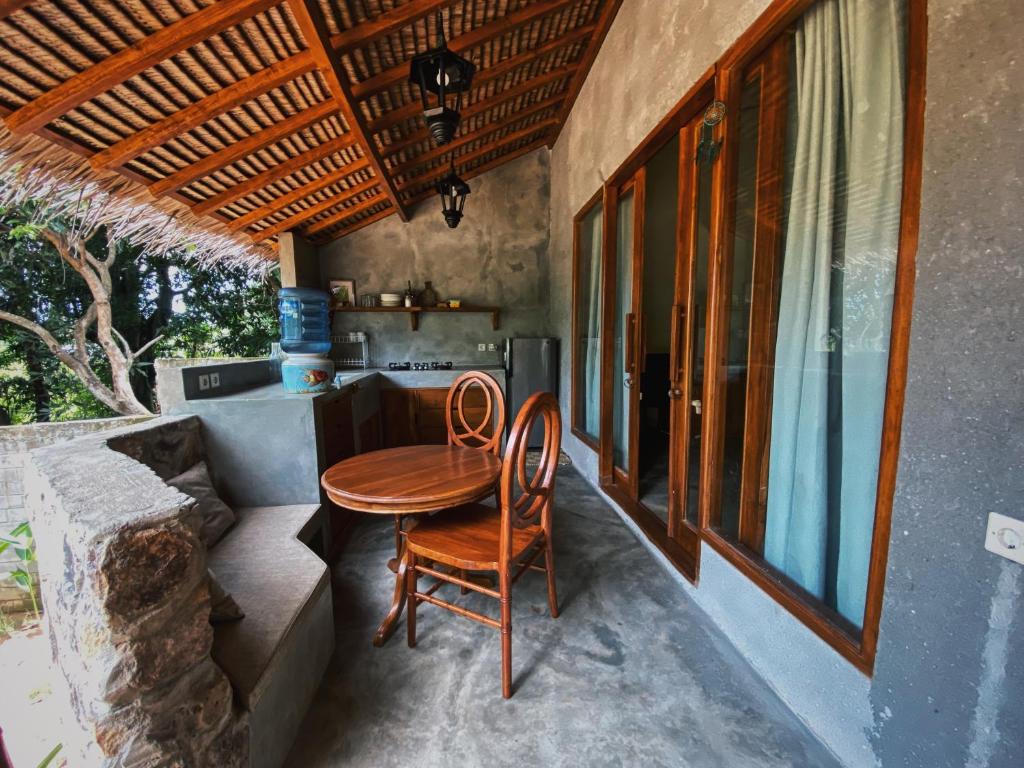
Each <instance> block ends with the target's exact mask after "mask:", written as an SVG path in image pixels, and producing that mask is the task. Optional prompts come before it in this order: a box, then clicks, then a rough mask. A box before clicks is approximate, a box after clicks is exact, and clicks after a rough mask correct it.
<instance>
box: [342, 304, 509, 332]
mask: <svg viewBox="0 0 1024 768" xmlns="http://www.w3.org/2000/svg"><path fill="white" fill-rule="evenodd" d="M331 311H332V312H405V313H407V314H408V315H409V327H410V328H412V330H414V331H417V330H419V327H420V313H421V312H442V313H448V312H450V313H453V314H455V313H458V312H462V313H472V314H477V315H490V316H491V328H492V329H493V330H495V331H496V330H498V328H499V327H501V309H500V308H499V307H458V308H457V309H456V308H454V307H332V308H331Z"/></svg>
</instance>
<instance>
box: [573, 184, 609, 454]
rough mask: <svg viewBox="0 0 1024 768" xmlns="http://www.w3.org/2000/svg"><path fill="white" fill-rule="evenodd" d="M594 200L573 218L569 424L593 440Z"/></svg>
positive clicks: (596, 400)
mask: <svg viewBox="0 0 1024 768" xmlns="http://www.w3.org/2000/svg"><path fill="white" fill-rule="evenodd" d="M603 218H604V217H603V215H602V209H601V202H600V200H598V201H597V202H596V203H594V204H593V205H591V206H590V207H589V208H588V209H587V210H586V212H585V213H583V215H582V216H580V217H577V219H576V233H575V237H576V246H575V258H576V270H575V275H576V277H575V280H576V286H575V296H576V302H575V309H574V311H575V317H574V319H573V323H574V325H573V327H574V328H575V343H574V345H573V354H574V355H575V357H574V359H573V376H574V380H573V408H574V411H573V426H575V427H576V429H577V430H579V431H580V432H582V433H583V434H584V435H586V436H587V437H589V438H591V439H592V440H593V441H594V442H597V439H598V434H599V431H600V424H601V419H600V414H601V238H602V220H603Z"/></svg>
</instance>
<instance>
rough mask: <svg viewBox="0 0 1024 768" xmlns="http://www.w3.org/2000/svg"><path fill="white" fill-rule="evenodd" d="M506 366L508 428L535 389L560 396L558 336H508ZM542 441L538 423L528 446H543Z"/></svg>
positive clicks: (505, 353) (542, 430)
mask: <svg viewBox="0 0 1024 768" xmlns="http://www.w3.org/2000/svg"><path fill="white" fill-rule="evenodd" d="M504 365H505V376H506V390H505V400H506V402H507V403H508V416H507V419H506V424H507V426H506V430H511V429H512V422H514V421H515V418H516V415H517V414H518V413H519V409H520V408H522V407H523V403H525V402H526V400H527V398H529V397H530V395H532V394H533V393H534V392H551V393H552V394H553V395H554V396H555V397H558V339H524V338H510V339H505V346H504ZM507 434H508V432H506V435H507ZM543 442H544V425H543V424H541V423H537V424H535V425H534V428H533V431H532V432H531V433H530V443H529V445H530V447H531V448H540V447H541V446H542V445H543Z"/></svg>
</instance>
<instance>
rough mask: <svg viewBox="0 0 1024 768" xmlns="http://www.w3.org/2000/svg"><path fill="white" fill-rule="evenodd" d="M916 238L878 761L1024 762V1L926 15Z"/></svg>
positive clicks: (880, 681) (966, 5) (876, 695)
mask: <svg viewBox="0 0 1024 768" xmlns="http://www.w3.org/2000/svg"><path fill="white" fill-rule="evenodd" d="M929 16H930V23H929V41H928V101H927V109H926V113H925V151H924V169H925V173H924V183H923V189H922V192H923V202H922V206H921V238H920V245H919V248H918V257H917V268H918V274H917V283H916V295H915V299H914V316H913V328H912V335H911V347H910V369H909V376H908V382H907V396H906V408H905V409H904V417H903V441H902V448H901V454H902V455H901V457H900V469H899V479H898V484H897V494H896V502H895V504H894V506H893V535H892V543H891V545H890V550H889V565H890V567H889V575H888V581H887V584H886V595H885V608H884V614H883V617H882V627H881V635H880V645H879V654H878V664H877V670H876V675H875V684H874V685H873V687H872V690H871V703H872V708H873V710H874V711H875V713H876V716H877V718H878V720H877V732H876V733H875V734H874V736H873V743H874V745H875V748H876V750H877V752H878V755H879V758H880V759H881V760H882V764H883V765H885V766H889V765H893V766H900V765H921V766H932V767H934V768H946V767H947V766H965V765H966V766H970V768H978V767H979V766H1000V767H1003V766H1006V767H1008V766H1020V765H1024V665H1022V663H1021V659H1022V658H1024V598H1022V595H1021V592H1022V590H1024V573H1022V571H1024V566H1020V565H1017V564H1015V563H1012V562H1010V561H1008V560H1003V559H1002V558H999V557H996V556H995V555H992V554H990V553H988V552H986V551H985V550H984V549H983V548H982V544H983V540H984V536H985V523H986V517H987V515H988V513H989V512H1001V513H1003V514H1005V515H1009V516H1011V517H1016V518H1024V224H1022V220H1021V200H1022V199H1024V181H1022V179H1024V130H1022V126H1024V86H1022V84H1021V83H1022V77H1024V66H1022V63H1024V60H1022V58H1021V48H1020V40H1021V38H1022V36H1024V7H1022V5H1021V3H1020V0H988V2H984V3H979V2H965V1H963V0H941V1H939V0H936V1H935V2H932V3H930V8H929Z"/></svg>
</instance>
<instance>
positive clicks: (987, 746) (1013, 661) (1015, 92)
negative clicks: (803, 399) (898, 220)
mask: <svg viewBox="0 0 1024 768" xmlns="http://www.w3.org/2000/svg"><path fill="white" fill-rule="evenodd" d="M767 5H768V3H767V2H766V1H764V0H723V1H722V2H718V3H707V2H690V1H689V0H625V2H624V3H623V5H622V8H621V10H620V11H619V14H618V17H617V19H616V21H615V23H614V25H613V27H612V30H611V32H610V33H609V36H608V39H607V41H606V42H605V45H604V47H603V48H602V50H601V52H600V54H599V56H598V58H597V60H596V62H595V65H594V68H593V70H592V72H591V74H590V76H589V78H588V80H587V83H586V85H585V86H584V88H583V91H582V92H581V94H580V98H579V100H578V101H577V103H576V106H575V107H574V109H573V112H572V114H571V116H570V118H569V121H568V123H567V125H566V127H565V129H564V130H563V133H562V136H561V138H560V140H559V142H558V143H557V144H556V146H555V148H554V151H553V153H552V157H551V251H552V257H551V258H552V303H551V313H552V330H553V334H554V335H559V336H561V337H563V338H567V337H568V336H569V333H570V327H571V326H570V314H569V310H570V296H571V285H570V280H571V249H572V226H571V224H572V217H573V215H574V214H575V213H576V212H577V211H578V210H579V209H580V207H581V206H582V205H583V204H584V203H585V202H586V200H587V199H588V198H589V197H590V196H591V195H592V194H593V193H594V191H595V190H596V189H597V188H598V187H599V186H600V185H601V183H602V181H603V180H604V179H605V178H607V176H608V175H610V173H611V172H612V171H613V170H614V169H615V168H616V167H617V166H618V165H619V164H620V163H621V162H622V161H623V160H624V159H625V157H626V156H627V155H628V153H629V152H630V151H631V150H632V149H633V148H634V147H636V145H637V144H638V143H639V142H640V141H641V140H642V139H643V137H644V136H645V135H646V134H647V133H648V132H649V131H650V129H651V128H653V126H654V125H655V124H656V123H657V121H658V120H659V119H660V118H661V117H662V116H664V114H666V113H667V112H668V110H669V109H670V108H671V107H672V105H673V104H675V103H676V101H677V100H678V99H679V98H680V97H681V96H682V95H683V94H684V93H685V91H686V90H687V89H688V88H689V87H690V85H692V83H693V82H694V80H695V79H696V78H697V77H698V76H699V75H700V74H701V73H702V72H704V71H705V70H706V69H707V68H708V67H709V66H711V65H712V64H713V63H714V61H715V59H716V57H717V56H718V55H720V54H721V53H722V52H723V51H724V50H725V48H726V47H727V46H728V45H729V44H731V43H732V42H733V41H734V40H735V39H736V38H737V37H738V36H739V34H740V33H742V32H743V31H744V30H745V29H746V28H747V27H748V26H749V25H750V24H751V22H753V21H754V19H755V18H756V17H757V15H758V14H759V13H760V12H761V10H763V9H764V8H765V7H767ZM929 5H930V9H929V14H930V25H929V36H930V38H929V46H928V111H927V119H926V128H927V135H926V150H925V181H924V202H923V207H922V222H921V233H922V237H921V246H920V250H919V255H918V271H919V275H918V281H917V298H916V301H915V308H914V329H913V338H912V348H911V360H910V378H909V388H908V393H907V406H906V410H905V428H904V438H903V444H902V455H901V459H900V476H899V485H898V489H897V499H896V504H895V507H894V510H893V537H892V545H891V549H890V556H889V575H888V581H887V586H886V596H885V606H884V613H883V620H882V626H881V637H880V645H879V653H878V659H877V664H876V670H875V674H874V676H873V677H872V678H868V677H865V676H864V675H861V674H860V673H859V672H857V671H855V670H854V669H853V667H852V666H851V665H849V664H848V663H846V662H845V661H843V660H842V659H841V658H840V657H839V656H838V654H836V653H835V652H834V651H833V650H832V649H831V648H829V647H828V646H827V645H826V644H824V643H823V642H822V641H821V640H819V639H818V638H817V637H816V636H815V635H813V634H812V633H811V632H810V631H809V630H807V629H806V628H804V626H803V625H802V624H800V623H799V622H797V621H795V620H794V619H793V617H792V616H791V615H790V614H789V613H787V612H786V611H784V610H782V609H781V608H780V607H779V606H778V605H777V604H776V603H775V602H774V601H773V600H771V599H770V598H769V597H767V595H765V594H764V593H763V592H761V591H760V590H759V589H757V588H756V587H754V586H753V585H752V584H751V582H750V581H749V580H747V579H746V578H745V577H744V576H742V575H741V574H740V573H739V572H738V571H736V569H735V568H733V567H732V566H731V565H730V564H729V563H727V562H726V561H724V560H723V559H722V558H720V557H719V556H717V555H716V554H715V553H714V551H713V550H711V549H710V548H709V547H704V548H703V549H702V552H701V581H700V586H699V588H694V587H693V586H692V585H690V584H689V583H688V582H686V581H685V580H683V579H682V578H680V585H681V587H682V588H683V589H685V590H686V591H687V592H688V593H689V594H690V595H691V596H692V597H693V599H694V600H695V601H696V602H698V603H699V604H700V605H701V606H702V607H703V608H704V610H706V611H707V612H708V613H709V614H710V615H711V616H712V618H714V619H715V621H716V622H717V623H718V624H719V625H720V626H722V628H723V629H724V630H725V632H726V633H727V634H728V635H729V637H730V639H731V640H732V641H733V642H734V643H735V644H736V645H737V647H738V648H739V649H740V650H741V651H742V652H743V654H744V655H745V656H746V657H747V658H748V659H749V660H750V662H751V663H752V664H753V665H754V667H755V668H756V669H757V670H758V671H759V672H760V673H761V674H762V675H763V676H764V677H765V679H766V680H767V681H768V682H769V684H771V685H772V686H773V687H774V688H775V689H776V690H777V691H778V693H779V694H780V695H781V696H782V698H783V699H784V700H785V701H786V702H787V703H788V704H789V705H790V706H791V707H792V709H793V710H794V711H795V712H796V713H797V714H798V715H799V716H800V717H801V718H803V719H804V720H805V721H806V722H807V723H808V725H809V726H810V727H811V728H812V729H813V730H814V731H815V732H816V733H817V734H818V735H819V736H820V737H821V738H822V739H823V740H824V741H825V742H826V743H827V744H828V746H829V747H830V748H831V749H832V750H833V751H835V752H836V754H837V755H838V756H839V757H840V758H841V759H842V760H843V761H844V762H845V763H847V764H849V765H851V766H874V765H882V766H885V768H888V767H889V766H913V767H916V766H921V767H922V768H925V767H926V768H943V767H945V766H950V767H951V766H965V765H967V766H971V767H972V768H980V767H981V766H990V767H991V768H996V767H997V766H998V767H999V768H1002V767H1003V766H1007V767H1008V766H1010V765H1020V764H1021V763H1020V759H1021V758H1020V755H1021V754H1022V751H1024V703H1022V701H1024V670H1022V667H1021V665H1020V663H1019V661H1018V660H1019V658H1020V657H1021V654H1022V653H1024V616H1022V613H1024V610H1022V607H1021V604H1022V599H1021V591H1022V589H1024V578H1022V576H1021V567H1020V566H1018V565H1014V564H1013V563H1010V562H1008V561H1003V560H1000V559H999V558H997V557H996V556H994V555H991V554H989V553H987V552H985V551H984V549H983V541H984V534H985V516H986V515H987V513H988V512H989V511H999V512H1003V513H1004V514H1009V515H1012V516H1015V517H1021V516H1024V510H1022V508H1021V506H1020V499H1021V493H1020V490H1021V488H1022V481H1021V477H1024V472H1022V470H1024V444H1022V436H1024V394H1022V393H1024V368H1022V362H1021V361H1022V359H1024V355H1022V349H1021V338H1022V332H1021V331H1022V329H1021V325H1022V323H1021V319H1022V310H1021V307H1022V296H1024V262H1022V253H1021V252H1022V249H1024V248H1022V242H1024V237H1022V227H1021V223H1020V216H1019V210H1018V209H1019V205H1020V200H1021V197H1022V196H1021V186H1022V185H1021V176H1022V174H1021V170H1022V169H1021V165H1022V160H1021V158H1022V157H1024V139H1022V130H1021V125H1022V124H1024V114H1022V103H1024V99H1022V88H1021V85H1020V83H1021V72H1020V68H1021V65H1020V61H1021V60H1020V56H1019V53H1018V50H1019V39H1020V37H1021V34H1022V33H1024V14H1021V13H1020V4H1019V2H1016V1H1015V0H992V2H988V3H972V2H965V1H964V0H934V1H933V2H931V3H930V4H929ZM638 52H643V55H638ZM610 104H613V105H615V109H614V110H609V109H608V108H607V106H608V105H610ZM965 116H970V117H965ZM569 365H570V361H569V360H568V359H564V360H563V361H562V369H563V381H566V382H567V381H568V380H569V378H568V377H569ZM563 393H564V394H563V409H564V416H565V418H568V415H569V414H568V403H569V401H568V396H569V388H568V387H564V388H563ZM565 447H566V450H567V452H568V453H570V455H571V456H572V457H573V459H574V460H575V463H576V465H577V466H578V467H579V468H580V469H581V471H583V472H584V473H585V474H586V475H587V476H588V478H589V479H591V480H592V481H594V480H595V479H596V458H595V456H594V454H593V452H592V451H590V449H588V448H586V447H585V446H583V445H582V444H581V443H580V442H579V441H577V440H576V439H575V438H573V437H572V436H571V435H569V434H567V435H566V437H565ZM1014 491H1017V492H1016V493H1015V492H1014ZM627 524H630V523H628V522H627ZM638 533H639V532H638ZM666 567H669V566H668V565H667V563H666Z"/></svg>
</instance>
